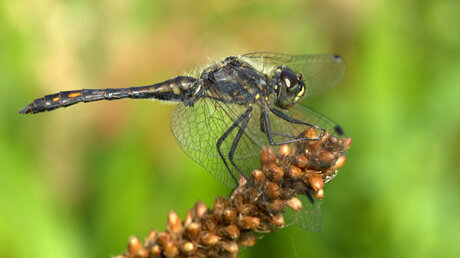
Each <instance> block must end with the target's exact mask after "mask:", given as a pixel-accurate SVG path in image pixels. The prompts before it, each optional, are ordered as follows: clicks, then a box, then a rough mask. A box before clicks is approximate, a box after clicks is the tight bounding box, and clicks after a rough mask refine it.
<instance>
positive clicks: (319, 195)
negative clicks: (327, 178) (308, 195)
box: [314, 189, 324, 200]
mask: <svg viewBox="0 0 460 258" xmlns="http://www.w3.org/2000/svg"><path fill="white" fill-rule="evenodd" d="M314 195H315V197H316V199H318V200H321V199H323V197H324V190H323V189H320V190H318V191H317V192H316V193H315V194H314Z"/></svg>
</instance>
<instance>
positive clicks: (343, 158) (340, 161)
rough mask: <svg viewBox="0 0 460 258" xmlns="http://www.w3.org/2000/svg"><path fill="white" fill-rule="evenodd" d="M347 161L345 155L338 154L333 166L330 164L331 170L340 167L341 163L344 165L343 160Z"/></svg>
mask: <svg viewBox="0 0 460 258" xmlns="http://www.w3.org/2000/svg"><path fill="white" fill-rule="evenodd" d="M346 161H347V157H345V156H340V157H338V158H337V161H336V162H335V164H334V166H332V168H331V169H332V170H337V169H339V168H341V167H343V165H345V162H346Z"/></svg>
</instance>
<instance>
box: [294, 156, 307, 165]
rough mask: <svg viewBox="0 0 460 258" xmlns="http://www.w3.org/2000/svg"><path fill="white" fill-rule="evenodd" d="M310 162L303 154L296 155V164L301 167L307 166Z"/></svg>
mask: <svg viewBox="0 0 460 258" xmlns="http://www.w3.org/2000/svg"><path fill="white" fill-rule="evenodd" d="M307 164H308V159H307V157H305V155H303V154H299V155H297V156H296V157H295V165H296V166H298V167H299V168H305V167H306V166H307Z"/></svg>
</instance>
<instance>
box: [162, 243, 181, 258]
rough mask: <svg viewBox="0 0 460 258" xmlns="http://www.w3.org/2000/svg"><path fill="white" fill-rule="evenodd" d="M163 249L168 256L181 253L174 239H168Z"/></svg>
mask: <svg viewBox="0 0 460 258" xmlns="http://www.w3.org/2000/svg"><path fill="white" fill-rule="evenodd" d="M163 250H164V254H165V255H166V257H176V256H177V255H178V254H179V249H178V248H177V246H176V245H175V244H174V242H173V241H167V242H166V243H164V244H163Z"/></svg>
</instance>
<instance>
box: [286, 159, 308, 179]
mask: <svg viewBox="0 0 460 258" xmlns="http://www.w3.org/2000/svg"><path fill="white" fill-rule="evenodd" d="M304 157H305V156H304ZM301 175H302V170H301V169H300V168H299V167H296V166H292V165H291V166H290V167H289V176H290V177H291V178H293V179H297V178H300V176H301Z"/></svg>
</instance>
